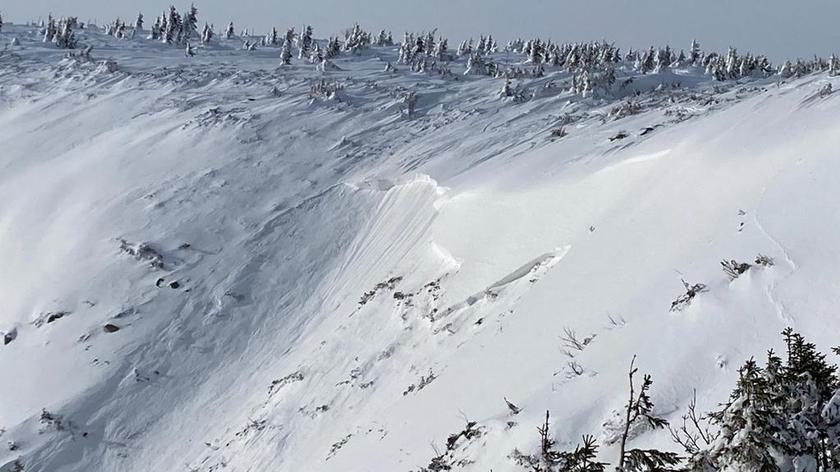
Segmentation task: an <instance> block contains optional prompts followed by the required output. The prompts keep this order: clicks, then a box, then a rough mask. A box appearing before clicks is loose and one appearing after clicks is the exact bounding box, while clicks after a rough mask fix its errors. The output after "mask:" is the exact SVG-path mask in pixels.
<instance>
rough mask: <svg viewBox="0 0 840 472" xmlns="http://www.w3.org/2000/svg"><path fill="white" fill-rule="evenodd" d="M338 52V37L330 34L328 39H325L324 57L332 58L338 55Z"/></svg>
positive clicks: (339, 49) (339, 47) (339, 48)
mask: <svg viewBox="0 0 840 472" xmlns="http://www.w3.org/2000/svg"><path fill="white" fill-rule="evenodd" d="M339 54H341V44H339V42H338V38H336V37H334V36H330V39H329V40H328V41H327V49H326V51H324V58H325V59H332V58H334V57H338V55H339Z"/></svg>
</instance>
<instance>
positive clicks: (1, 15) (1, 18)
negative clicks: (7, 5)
mask: <svg viewBox="0 0 840 472" xmlns="http://www.w3.org/2000/svg"><path fill="white" fill-rule="evenodd" d="M0 31H3V12H0Z"/></svg>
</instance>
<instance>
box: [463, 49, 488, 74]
mask: <svg viewBox="0 0 840 472" xmlns="http://www.w3.org/2000/svg"><path fill="white" fill-rule="evenodd" d="M486 73H487V68H486V67H485V65H484V60H483V59H482V58H481V55H480V54H478V53H476V52H473V53H472V54H470V58H469V59H467V70H466V71H464V75H485V74H486Z"/></svg>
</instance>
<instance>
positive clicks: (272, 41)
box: [262, 26, 280, 46]
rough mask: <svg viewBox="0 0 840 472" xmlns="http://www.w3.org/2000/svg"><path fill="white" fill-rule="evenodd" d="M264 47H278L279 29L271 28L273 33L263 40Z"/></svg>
mask: <svg viewBox="0 0 840 472" xmlns="http://www.w3.org/2000/svg"><path fill="white" fill-rule="evenodd" d="M262 44H263V46H277V45H279V44H280V42H279V40H278V34H277V28H275V27H274V26H272V27H271V31H269V32H268V33H267V34H266V35H265V37H264V38H263V40H262Z"/></svg>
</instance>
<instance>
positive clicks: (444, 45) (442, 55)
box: [433, 38, 451, 61]
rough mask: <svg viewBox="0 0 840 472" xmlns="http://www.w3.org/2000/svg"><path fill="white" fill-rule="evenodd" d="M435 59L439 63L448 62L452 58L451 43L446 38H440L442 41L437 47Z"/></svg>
mask: <svg viewBox="0 0 840 472" xmlns="http://www.w3.org/2000/svg"><path fill="white" fill-rule="evenodd" d="M433 55H434V57H435V59H437V60H439V61H448V60H450V59H451V58H450V57H449V42H448V41H447V39H446V38H440V40H439V41H438V42H437V44H436V45H435V51H434V54H433Z"/></svg>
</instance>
